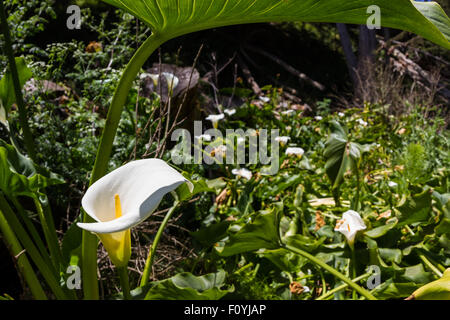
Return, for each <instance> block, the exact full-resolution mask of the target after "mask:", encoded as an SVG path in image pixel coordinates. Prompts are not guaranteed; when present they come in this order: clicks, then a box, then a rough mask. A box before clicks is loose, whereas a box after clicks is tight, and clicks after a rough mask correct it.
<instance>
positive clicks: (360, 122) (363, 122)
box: [356, 119, 368, 127]
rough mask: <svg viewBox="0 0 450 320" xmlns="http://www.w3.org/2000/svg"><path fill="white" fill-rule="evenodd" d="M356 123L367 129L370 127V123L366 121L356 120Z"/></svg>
mask: <svg viewBox="0 0 450 320" xmlns="http://www.w3.org/2000/svg"><path fill="white" fill-rule="evenodd" d="M356 122H358V123H359V124H360V125H362V126H363V127H367V125H368V123H367V122H366V121H364V120H363V119H358V120H356Z"/></svg>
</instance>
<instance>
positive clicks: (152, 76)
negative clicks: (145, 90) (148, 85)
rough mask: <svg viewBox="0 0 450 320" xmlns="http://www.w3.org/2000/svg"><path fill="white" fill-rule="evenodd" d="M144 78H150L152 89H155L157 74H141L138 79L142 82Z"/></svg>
mask: <svg viewBox="0 0 450 320" xmlns="http://www.w3.org/2000/svg"><path fill="white" fill-rule="evenodd" d="M145 78H151V79H152V81H153V86H154V88H156V87H157V86H158V80H159V74H153V73H143V74H141V76H140V79H141V80H143V79H145Z"/></svg>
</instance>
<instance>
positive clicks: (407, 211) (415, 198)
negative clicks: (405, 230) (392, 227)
mask: <svg viewBox="0 0 450 320" xmlns="http://www.w3.org/2000/svg"><path fill="white" fill-rule="evenodd" d="M431 193H432V191H431V190H430V189H428V188H425V190H424V191H423V192H422V193H419V194H415V195H412V196H409V197H407V198H406V199H405V201H404V202H403V201H402V202H401V203H400V205H399V207H398V208H397V209H398V211H400V216H399V217H398V221H399V223H398V226H404V225H405V224H411V223H414V222H421V221H426V220H427V219H428V218H429V216H430V213H431Z"/></svg>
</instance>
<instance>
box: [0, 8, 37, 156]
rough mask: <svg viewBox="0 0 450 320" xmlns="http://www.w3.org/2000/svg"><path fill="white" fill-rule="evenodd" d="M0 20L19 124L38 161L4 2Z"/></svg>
mask: <svg viewBox="0 0 450 320" xmlns="http://www.w3.org/2000/svg"><path fill="white" fill-rule="evenodd" d="M0 19H1V22H2V29H3V36H4V39H5V44H4V48H5V53H6V56H7V57H8V63H9V70H10V72H11V77H12V81H13V86H14V93H15V95H16V104H17V108H18V110H19V123H20V126H21V127H22V132H23V139H24V142H25V148H26V149H27V152H28V155H29V156H30V158H31V159H32V160H33V161H34V162H37V161H36V150H35V149H34V142H33V136H32V135H31V131H30V127H29V126H28V119H27V110H26V108H25V102H24V101H23V96H22V88H21V86H20V82H19V75H18V73H17V66H16V60H15V59H14V52H13V49H12V42H11V34H10V33H9V27H8V19H7V17H6V11H5V7H4V5H3V1H0Z"/></svg>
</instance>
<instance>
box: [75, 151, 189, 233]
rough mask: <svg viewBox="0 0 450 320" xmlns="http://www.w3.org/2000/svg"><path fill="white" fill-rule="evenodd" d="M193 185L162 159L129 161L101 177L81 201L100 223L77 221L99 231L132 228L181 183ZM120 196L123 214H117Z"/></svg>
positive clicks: (80, 225)
mask: <svg viewBox="0 0 450 320" xmlns="http://www.w3.org/2000/svg"><path fill="white" fill-rule="evenodd" d="M185 182H188V185H189V187H190V189H192V187H193V186H192V184H191V183H190V182H189V181H188V180H186V178H184V177H183V176H182V175H181V174H180V173H179V172H178V171H176V170H175V169H173V168H172V167H171V166H169V165H168V164H167V163H166V162H164V161H163V160H160V159H143V160H136V161H132V162H129V163H127V164H126V165H124V166H122V167H120V168H118V169H116V170H114V171H112V172H110V173H109V174H107V175H105V176H104V177H102V178H101V179H99V180H97V181H96V182H95V183H94V184H92V186H91V187H89V189H88V190H87V192H86V194H85V195H84V197H83V199H82V200H81V204H82V206H83V209H84V210H85V211H86V213H87V214H88V215H89V216H91V217H92V218H93V219H94V220H96V221H97V222H94V223H77V225H78V226H79V227H80V228H83V229H85V230H88V231H91V232H95V233H114V232H119V231H123V230H127V229H130V228H132V227H134V226H136V225H137V224H139V223H141V222H142V221H144V220H145V219H147V218H148V217H149V216H150V215H151V213H152V212H153V211H154V210H155V209H156V208H157V207H158V205H159V203H160V202H161V200H162V198H163V197H164V195H165V194H167V193H169V192H171V191H173V190H175V189H176V188H177V187H178V186H180V185H181V184H183V183H185ZM116 194H117V195H119V197H120V201H121V205H122V216H121V217H119V218H116V215H115V212H116V210H115V203H114V197H115V195H116Z"/></svg>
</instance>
